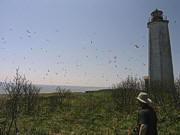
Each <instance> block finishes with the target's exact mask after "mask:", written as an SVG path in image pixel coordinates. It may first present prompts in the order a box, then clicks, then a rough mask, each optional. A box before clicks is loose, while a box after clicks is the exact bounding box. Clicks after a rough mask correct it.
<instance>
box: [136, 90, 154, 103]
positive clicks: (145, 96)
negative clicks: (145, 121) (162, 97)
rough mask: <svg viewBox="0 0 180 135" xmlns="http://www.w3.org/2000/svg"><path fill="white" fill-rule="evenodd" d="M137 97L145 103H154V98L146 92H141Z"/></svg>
mask: <svg viewBox="0 0 180 135" xmlns="http://www.w3.org/2000/svg"><path fill="white" fill-rule="evenodd" d="M136 99H137V100H139V101H140V102H141V103H145V104H150V103H152V100H151V99H150V98H148V94H147V93H145V92H140V93H139V95H138V96H137V98H136Z"/></svg>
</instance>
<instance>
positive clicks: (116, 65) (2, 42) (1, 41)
mask: <svg viewBox="0 0 180 135" xmlns="http://www.w3.org/2000/svg"><path fill="white" fill-rule="evenodd" d="M9 30H10V31H13V28H10V29H9ZM25 32H26V36H27V38H32V36H33V35H35V34H37V32H33V31H31V30H30V29H27V30H26V31H25ZM55 32H57V33H58V32H59V30H58V29H56V30H55ZM24 38H25V37H23V36H20V37H19V39H20V40H22V39H24ZM45 41H46V42H50V41H49V39H45ZM6 44H7V40H6V38H5V37H1V38H0V49H6V48H5V47H4V45H6ZM2 45H3V46H2ZM89 47H94V49H95V51H97V52H101V53H105V52H108V53H111V54H113V52H112V50H103V49H100V48H97V47H96V43H95V41H94V40H90V42H89V46H83V47H82V51H83V50H87V49H88V48H89ZM143 47H144V45H143V46H141V45H137V44H134V48H135V49H140V48H143ZM29 49H30V51H33V47H30V48H29ZM40 50H41V51H43V52H45V53H48V50H47V49H46V48H43V47H41V48H40ZM56 57H57V59H58V61H57V62H56V64H57V65H64V67H63V68H62V69H61V71H62V72H61V73H59V72H54V71H53V70H52V71H51V69H47V71H46V72H45V74H44V75H43V77H42V78H43V80H45V79H46V78H47V77H48V76H49V75H50V74H51V73H53V74H54V75H56V76H58V75H62V73H63V77H64V78H65V77H66V76H67V75H68V73H69V70H71V69H70V68H72V66H71V67H69V68H67V66H66V65H65V62H63V58H62V56H61V55H58V56H56ZM84 57H85V58H86V61H88V59H89V57H91V56H88V55H86V56H84ZM99 57H100V56H99V55H98V53H97V55H95V59H100V58H99ZM23 59H24V60H26V59H27V56H24V57H23ZM135 60H137V59H135V58H134V57H129V58H128V62H131V61H135ZM118 62H119V58H118V56H113V57H111V59H109V60H107V64H109V65H112V67H113V68H115V69H116V70H118V68H122V66H120V65H119V63H118ZM82 65H83V64H82V63H80V62H78V63H77V64H76V65H74V66H75V68H76V69H77V70H78V69H79V70H80V68H81V66H82ZM142 65H143V66H146V64H145V63H144V62H143V63H142ZM28 70H29V71H30V72H33V71H34V72H35V71H36V70H33V69H32V68H31V67H29V68H28ZM124 71H125V72H128V71H132V69H131V68H129V67H124ZM87 75H88V73H87V71H84V77H86V76H87ZM94 77H95V76H94ZM116 77H117V78H119V77H120V73H117V74H116ZM101 78H102V79H105V81H106V82H107V81H108V79H106V77H105V73H102V74H101Z"/></svg>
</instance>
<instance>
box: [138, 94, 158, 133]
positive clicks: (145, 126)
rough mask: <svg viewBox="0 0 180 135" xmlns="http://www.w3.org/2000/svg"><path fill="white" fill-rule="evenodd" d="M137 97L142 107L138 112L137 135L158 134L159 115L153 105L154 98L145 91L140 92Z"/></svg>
mask: <svg viewBox="0 0 180 135" xmlns="http://www.w3.org/2000/svg"><path fill="white" fill-rule="evenodd" d="M136 99H137V100H138V102H139V105H140V107H141V109H140V110H139V112H138V119H137V124H138V131H137V135H157V134H158V133H157V117H156V112H155V111H154V109H153V107H152V106H151V104H152V100H151V99H150V98H149V97H148V94H147V93H145V92H140V93H139V95H138V96H137V98H136Z"/></svg>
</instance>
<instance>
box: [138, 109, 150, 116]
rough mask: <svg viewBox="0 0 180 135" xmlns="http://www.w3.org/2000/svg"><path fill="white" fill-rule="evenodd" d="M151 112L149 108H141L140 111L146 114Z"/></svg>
mask: <svg viewBox="0 0 180 135" xmlns="http://www.w3.org/2000/svg"><path fill="white" fill-rule="evenodd" d="M149 112H150V110H149V109H141V110H140V111H139V115H145V114H148V113H149Z"/></svg>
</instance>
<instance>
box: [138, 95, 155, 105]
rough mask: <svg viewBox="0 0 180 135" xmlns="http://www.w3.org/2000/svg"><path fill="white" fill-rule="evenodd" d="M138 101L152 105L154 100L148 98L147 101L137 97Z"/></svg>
mask: <svg viewBox="0 0 180 135" xmlns="http://www.w3.org/2000/svg"><path fill="white" fill-rule="evenodd" d="M136 99H137V100H139V101H140V102H142V103H145V104H150V103H152V100H151V99H150V98H148V99H147V100H146V101H145V100H142V99H140V98H139V97H137V98H136Z"/></svg>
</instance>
